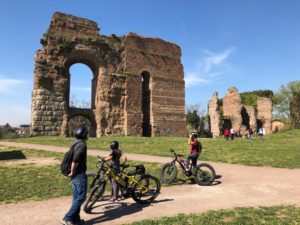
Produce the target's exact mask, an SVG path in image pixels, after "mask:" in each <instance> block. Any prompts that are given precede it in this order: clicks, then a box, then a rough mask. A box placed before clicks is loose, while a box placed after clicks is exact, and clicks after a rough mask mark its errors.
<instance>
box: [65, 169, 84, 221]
mask: <svg viewBox="0 0 300 225" xmlns="http://www.w3.org/2000/svg"><path fill="white" fill-rule="evenodd" d="M71 181H72V192H73V200H72V206H71V208H70V210H69V212H67V214H66V215H65V217H64V220H66V221H72V222H77V221H79V220H80V215H79V214H80V207H81V205H82V204H83V202H84V200H85V195H86V188H87V176H86V174H85V173H79V174H76V175H75V176H74V177H73V178H72V180H71Z"/></svg>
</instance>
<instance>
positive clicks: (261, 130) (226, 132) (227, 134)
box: [223, 126, 266, 140]
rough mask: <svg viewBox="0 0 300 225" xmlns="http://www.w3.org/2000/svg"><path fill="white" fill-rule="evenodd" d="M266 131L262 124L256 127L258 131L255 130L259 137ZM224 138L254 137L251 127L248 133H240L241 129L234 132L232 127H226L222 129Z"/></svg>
mask: <svg viewBox="0 0 300 225" xmlns="http://www.w3.org/2000/svg"><path fill="white" fill-rule="evenodd" d="M265 133H266V131H265V128H264V127H263V126H262V127H260V128H259V129H258V132H257V135H258V136H259V137H263V136H264V135H265ZM223 135H224V138H225V139H226V140H229V139H230V140H233V139H234V138H236V137H237V138H242V137H246V138H250V139H251V138H253V137H254V132H253V130H252V129H250V130H249V133H246V134H244V135H243V134H242V133H241V131H240V130H239V131H238V132H235V131H234V129H233V128H230V129H229V128H226V129H225V130H224V133H223Z"/></svg>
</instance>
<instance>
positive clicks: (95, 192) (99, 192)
mask: <svg viewBox="0 0 300 225" xmlns="http://www.w3.org/2000/svg"><path fill="white" fill-rule="evenodd" d="M105 185H106V182H105V181H100V182H99V184H98V185H96V186H94V187H93V188H92V189H91V192H90V193H88V195H87V197H86V200H85V202H84V203H83V210H84V211H85V212H86V213H88V212H90V211H91V210H92V207H93V206H94V204H95V203H96V202H97V201H98V200H99V199H100V198H101V197H102V196H103V194H104V191H105Z"/></svg>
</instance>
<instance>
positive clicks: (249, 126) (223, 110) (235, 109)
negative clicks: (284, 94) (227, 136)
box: [208, 87, 273, 137]
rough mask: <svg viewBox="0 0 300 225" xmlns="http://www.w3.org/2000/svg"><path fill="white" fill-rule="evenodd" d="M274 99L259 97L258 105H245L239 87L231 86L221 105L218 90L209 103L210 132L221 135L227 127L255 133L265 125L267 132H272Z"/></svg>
mask: <svg viewBox="0 0 300 225" xmlns="http://www.w3.org/2000/svg"><path fill="white" fill-rule="evenodd" d="M272 110H273V104H272V99H270V98H266V97H259V98H257V101H256V107H254V106H251V105H243V103H242V99H241V96H240V94H239V93H238V90H237V88H235V87H231V88H229V89H228V92H227V94H226V95H225V96H224V98H223V102H222V104H221V105H219V99H218V92H215V93H214V95H213V97H212V99H211V100H210V101H209V103H208V114H209V118H210V121H209V122H210V124H209V125H210V132H211V134H212V136H213V137H220V136H221V135H222V134H223V131H224V129H225V128H233V129H234V130H235V131H236V132H237V131H241V133H242V134H246V133H249V131H250V130H252V131H253V132H254V133H256V132H257V130H258V129H259V128H260V127H262V126H264V128H265V132H266V134H269V133H271V132H272Z"/></svg>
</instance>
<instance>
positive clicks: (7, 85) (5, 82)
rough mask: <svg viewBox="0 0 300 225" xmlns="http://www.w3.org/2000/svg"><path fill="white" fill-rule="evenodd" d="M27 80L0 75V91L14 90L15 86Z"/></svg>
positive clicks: (19, 85)
mask: <svg viewBox="0 0 300 225" xmlns="http://www.w3.org/2000/svg"><path fill="white" fill-rule="evenodd" d="M27 83H28V82H27V81H25V80H20V79H12V78H5V77H2V76H0V92H15V91H16V88H18V87H21V86H22V85H25V84H27Z"/></svg>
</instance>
